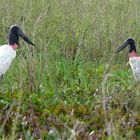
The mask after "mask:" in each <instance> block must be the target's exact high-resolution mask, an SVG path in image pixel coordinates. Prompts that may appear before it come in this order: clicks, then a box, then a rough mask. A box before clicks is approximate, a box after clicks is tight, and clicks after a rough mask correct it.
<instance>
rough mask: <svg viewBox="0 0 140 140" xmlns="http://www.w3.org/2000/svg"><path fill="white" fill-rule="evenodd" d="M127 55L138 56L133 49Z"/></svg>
mask: <svg viewBox="0 0 140 140" xmlns="http://www.w3.org/2000/svg"><path fill="white" fill-rule="evenodd" d="M129 57H138V56H137V53H136V52H135V51H132V52H130V53H129Z"/></svg>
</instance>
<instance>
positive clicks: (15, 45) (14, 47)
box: [10, 43, 18, 50]
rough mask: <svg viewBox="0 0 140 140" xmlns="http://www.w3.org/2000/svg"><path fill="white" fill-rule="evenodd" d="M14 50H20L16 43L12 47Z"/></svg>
mask: <svg viewBox="0 0 140 140" xmlns="http://www.w3.org/2000/svg"><path fill="white" fill-rule="evenodd" d="M10 46H11V47H12V48H13V49H14V50H16V49H17V48H18V45H17V44H16V43H15V44H14V45H10Z"/></svg>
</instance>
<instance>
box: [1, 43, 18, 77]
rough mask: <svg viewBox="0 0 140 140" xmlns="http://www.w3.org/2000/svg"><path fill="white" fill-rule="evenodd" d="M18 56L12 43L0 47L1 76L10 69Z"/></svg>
mask: <svg viewBox="0 0 140 140" xmlns="http://www.w3.org/2000/svg"><path fill="white" fill-rule="evenodd" d="M15 57H16V50H14V49H13V48H12V47H11V46H10V45H3V46H1V47H0V76H1V75H3V74H5V72H6V71H7V70H8V69H9V67H10V65H11V63H12V60H13V59H14V58H15Z"/></svg>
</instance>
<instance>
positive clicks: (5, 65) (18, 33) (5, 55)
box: [0, 25, 34, 77]
mask: <svg viewBox="0 0 140 140" xmlns="http://www.w3.org/2000/svg"><path fill="white" fill-rule="evenodd" d="M19 37H21V38H22V39H23V40H24V41H26V42H27V43H29V44H30V45H33V46H34V43H32V42H31V41H30V40H29V38H28V37H27V36H26V35H25V34H24V33H23V32H22V30H21V29H20V28H19V27H18V26H17V25H12V26H11V27H10V31H9V36H8V41H9V44H5V45H2V46H0V77H1V76H3V74H5V72H6V71H7V70H8V69H9V67H10V65H11V63H12V61H13V59H14V58H15V57H16V49H17V48H18V47H19Z"/></svg>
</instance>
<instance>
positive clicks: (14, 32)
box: [9, 25, 34, 46]
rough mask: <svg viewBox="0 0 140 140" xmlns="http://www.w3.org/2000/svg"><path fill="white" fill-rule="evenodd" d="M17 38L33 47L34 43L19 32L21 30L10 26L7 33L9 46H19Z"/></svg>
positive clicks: (15, 26)
mask: <svg viewBox="0 0 140 140" xmlns="http://www.w3.org/2000/svg"><path fill="white" fill-rule="evenodd" d="M19 37H21V38H22V39H23V40H24V41H26V42H27V43H29V44H31V45H33V46H34V43H32V42H31V41H30V40H29V38H28V37H27V36H26V35H25V34H24V33H23V32H22V31H21V29H20V28H19V27H18V26H17V25H13V26H11V27H10V32H9V44H10V45H14V44H15V43H16V44H17V45H19Z"/></svg>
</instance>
